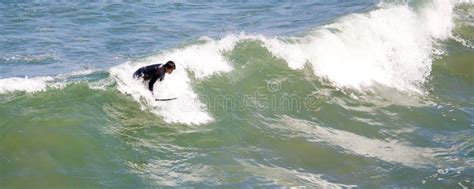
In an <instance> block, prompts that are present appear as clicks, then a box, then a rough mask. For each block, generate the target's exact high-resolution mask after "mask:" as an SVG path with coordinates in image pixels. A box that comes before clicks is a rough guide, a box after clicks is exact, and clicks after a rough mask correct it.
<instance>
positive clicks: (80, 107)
mask: <svg viewBox="0 0 474 189" xmlns="http://www.w3.org/2000/svg"><path fill="white" fill-rule="evenodd" d="M422 2H424V1H415V3H414V4H415V5H412V6H420V7H422V6H423V5H424V3H422ZM412 4H413V3H412ZM303 5H305V4H303ZM194 6H195V5H194ZM233 6H237V8H239V7H238V5H233V4H232V6H231V7H233ZM307 6H309V5H307ZM313 6H316V7H319V6H320V5H313ZM321 6H322V5H321ZM352 6H354V7H355V8H357V7H358V6H359V5H352ZM336 7H337V6H336ZM350 7H351V6H348V7H347V9H348V10H352V9H349V8H350ZM142 8H143V7H140V6H138V7H135V9H138V10H141V9H142ZM240 8H241V7H240ZM300 8H301V9H302V10H306V9H305V7H304V6H303V7H300ZM117 9H119V10H118V11H119V12H120V8H117ZM196 9H198V8H196ZM420 9H421V8H420ZM147 10H148V9H147ZM199 10H200V9H199ZM238 10H240V9H238ZM278 10H279V11H282V10H286V9H282V10H280V9H278ZM338 10H339V9H338ZM348 10H346V11H348ZM357 10H359V9H357ZM364 10H365V9H364ZM339 11H342V12H343V13H346V12H344V11H345V9H344V10H339ZM366 11H367V10H366ZM471 11H472V5H470V4H466V5H460V6H456V7H455V12H456V13H457V14H456V17H455V19H454V20H455V25H456V26H455V28H454V30H453V31H452V32H453V36H455V37H457V38H458V39H457V40H456V39H454V37H453V36H451V37H450V38H448V39H447V40H444V41H434V42H433V43H436V44H435V45H434V46H435V48H439V49H442V50H443V52H444V53H441V54H436V53H433V54H430V55H432V56H433V62H430V63H431V64H430V67H429V69H430V70H429V71H428V72H427V73H428V76H427V77H426V82H423V83H416V82H415V81H412V82H413V83H410V84H413V85H416V86H419V88H420V89H421V90H420V91H422V92H413V91H410V90H399V89H397V88H394V87H390V86H388V85H383V84H380V83H374V84H373V85H371V86H366V87H363V88H362V89H361V90H360V89H356V88H351V87H350V86H344V85H343V86H341V85H340V83H337V81H335V80H334V78H331V77H330V76H327V75H324V74H320V75H318V74H316V73H315V70H317V69H318V68H315V65H316V66H321V64H319V65H318V64H311V61H310V58H307V59H306V61H307V62H306V64H304V65H303V67H302V68H301V69H291V68H290V67H289V62H287V61H286V60H285V58H284V57H283V58H282V57H281V56H278V55H277V53H274V52H272V51H271V49H270V48H268V45H267V43H268V42H269V41H270V39H268V38H263V37H260V38H259V37H258V36H251V37H248V36H247V37H240V38H238V39H237V40H236V42H235V46H232V48H229V49H225V48H220V47H219V48H217V47H215V46H219V45H214V46H212V45H209V47H207V46H205V45H208V44H213V43H220V42H222V41H225V39H226V37H223V38H224V40H221V39H220V38H217V39H211V40H208V41H206V40H203V39H201V38H192V39H191V40H184V41H185V42H182V44H180V45H175V46H174V48H171V50H174V51H176V52H179V53H182V54H179V53H178V55H183V54H184V55H186V56H189V57H192V58H194V57H198V58H202V60H203V61H204V63H206V62H205V61H208V62H207V63H209V64H211V65H212V66H209V67H206V69H205V70H213V69H218V68H219V66H221V65H220V64H215V65H213V64H212V63H213V62H219V61H215V60H216V59H217V60H220V59H219V58H220V55H222V57H223V59H224V60H225V61H227V62H229V63H230V65H231V67H232V69H231V70H229V71H220V72H218V71H216V72H215V73H214V72H213V74H210V75H209V76H208V77H204V78H198V77H195V75H199V73H198V72H197V71H196V70H198V69H196V68H193V67H187V68H186V69H182V68H180V69H181V70H177V71H176V73H175V75H177V76H189V77H175V78H173V77H169V76H167V80H166V81H168V80H172V79H176V80H177V79H188V78H189V81H190V82H189V86H190V88H191V90H192V91H193V92H195V93H196V95H197V99H196V101H200V102H202V104H203V105H204V106H203V107H202V111H203V112H207V113H208V114H209V115H210V116H211V117H212V121H209V122H205V123H200V124H198V123H193V122H191V123H186V122H185V121H182V122H180V121H179V120H178V121H175V122H170V121H166V117H164V116H163V115H164V114H160V113H156V112H155V113H154V112H153V110H156V109H157V107H156V106H153V105H150V104H146V103H144V101H145V100H143V99H145V98H146V95H148V91H146V94H141V95H142V96H141V97H142V99H140V100H137V99H135V98H134V97H133V95H130V94H128V93H127V92H128V91H126V92H123V91H121V90H120V87H121V86H120V85H121V82H122V81H121V80H119V79H121V78H120V76H117V74H116V72H114V70H113V68H112V69H110V68H107V69H99V70H94V71H92V72H91V73H85V74H76V75H71V76H55V77H54V78H53V80H52V81H49V80H48V81H47V82H46V83H47V84H46V87H45V88H44V89H42V88H41V85H39V87H38V86H36V85H34V84H35V83H34V81H38V80H40V79H41V78H40V79H38V78H35V77H31V78H29V79H25V81H23V80H21V81H16V80H14V81H11V82H18V83H13V84H17V85H22V86H24V89H19V90H9V88H8V87H10V86H11V85H10V84H11V83H9V81H10V80H6V79H4V78H1V79H0V84H1V85H0V188H174V187H178V188H290V187H297V188H298V187H300V188H303V187H306V188H351V187H356V188H463V187H468V188H473V187H474V184H473V182H474V138H473V137H472V136H473V134H474V130H473V129H474V49H473V48H472V47H469V44H472V43H473V42H474V39H473V37H474V29H473V27H472V17H469V13H471ZM369 12H370V11H369ZM120 13H122V12H120ZM343 13H340V14H343ZM127 14H131V15H134V14H132V13H131V12H129V13H127ZM255 14H256V13H255ZM275 14H276V13H275ZM460 15H464V17H463V16H460ZM382 16H384V15H382ZM390 16H392V15H390V14H388V16H387V18H392V17H390ZM92 17H93V16H92ZM252 18H253V17H252ZM253 19H255V18H253ZM369 21H370V20H369ZM215 22H216V23H220V22H217V21H215ZM334 22H336V23H338V22H341V21H337V20H336V21H334ZM303 23H304V24H303V25H305V24H308V23H306V22H303ZM188 24H189V23H188ZM289 24H290V25H291V24H295V25H298V24H296V23H289ZM190 25H192V24H190ZM266 25H272V24H271V23H266V24H265V25H264V26H266ZM264 26H262V27H264ZM298 26H299V25H298ZM350 26H352V25H350ZM203 27H204V26H203ZM242 27H244V26H242ZM252 27H253V25H252ZM279 27H280V26H279ZM279 27H277V28H279ZM354 27H355V26H354ZM284 28H286V26H285V27H284ZM355 28H357V27H355ZM372 29H373V28H372ZM415 29H416V28H415ZM274 30H276V29H274ZM282 30H284V31H287V30H289V29H282ZM0 31H1V30H0ZM311 31H312V30H311ZM311 31H309V30H308V31H306V30H305V32H301V34H299V35H300V36H303V37H304V36H305V35H312V33H311ZM364 31H365V30H364ZM364 31H358V32H360V33H361V35H360V36H358V35H354V36H356V39H358V37H363V36H364V35H363V34H366V33H364ZM369 31H370V30H369ZM374 31H379V30H374ZM335 32H336V33H337V32H338V31H335ZM119 33H120V32H119ZM171 33H172V32H171ZM356 34H358V33H356ZM369 34H372V33H370V32H369ZM389 34H392V33H391V32H390V31H389V32H388V34H387V35H389ZM374 35H375V34H374ZM400 35H401V34H400ZM376 36H377V35H376ZM382 36H383V35H382ZM116 37H117V36H116ZM119 37H120V36H119ZM119 37H117V38H119ZM227 37H228V36H227ZM311 37H313V38H317V37H320V36H311ZM338 37H339V36H338ZM10 38H11V36H10ZM230 38H232V37H230ZM295 38H296V37H295ZM341 38H343V37H341ZM272 39H273V38H272ZM276 39H278V38H275V40H276ZM459 39H463V40H464V43H465V44H463V43H462V42H461V41H460V40H459ZM127 40H128V39H127ZM130 40H131V39H130ZM374 40H376V39H374ZM407 40H408V39H407ZM281 41H292V42H294V43H297V44H296V45H301V46H304V44H303V43H301V44H298V42H300V41H299V40H295V39H293V38H292V37H289V38H284V37H283V39H282V40H281ZM301 41H304V40H301ZM341 41H343V40H341ZM122 42H123V41H122ZM387 43H388V42H387ZM90 45H91V46H94V45H97V44H90ZM167 45H171V44H167ZM315 45H318V44H315ZM367 45H368V46H369V45H370V43H367ZM131 46H132V45H131ZM141 46H145V45H143V44H141V45H140V48H144V47H141ZM171 46H172V45H171ZM223 46H226V45H223ZM348 46H350V44H349V45H347V44H342V45H341V46H340V47H341V48H346V47H348ZM132 47H133V46H132ZM132 47H130V48H129V49H128V50H130V51H136V50H137V49H133V48H132ZM200 47H202V48H204V50H202V49H199V48H200ZM383 47H385V46H383ZM389 47H392V46H389ZM395 47H396V45H395ZM416 47H417V46H416ZM18 48H20V47H18ZM326 48H328V49H329V47H326ZM189 49H191V50H189ZM215 49H217V50H215ZM222 49H225V50H222ZM295 49H296V48H295ZM348 49H350V47H348ZM368 49H369V48H368ZM17 50H18V49H17ZM114 50H117V51H119V52H122V51H127V49H122V48H118V47H117V49H114ZM139 50H140V49H139ZM167 50H170V49H167ZM284 50H288V52H294V51H290V50H293V49H284ZM305 50H307V49H304V48H303V50H302V51H301V52H300V51H297V52H298V53H301V54H298V55H299V56H304V55H305V54H304V52H310V53H309V54H311V52H312V51H311V50H314V49H309V50H307V51H305ZM345 50H347V49H345ZM352 50H353V51H356V50H358V49H352ZM397 50H398V51H401V50H402V49H395V50H393V51H397ZM411 50H413V51H415V50H416V49H411ZM5 51H7V50H5ZM209 51H211V52H214V51H217V52H218V53H215V54H219V56H217V58H216V57H214V56H213V55H214V54H213V53H208V52H209ZM164 52H165V53H164ZM164 52H163V51H162V50H157V51H156V52H152V53H150V54H147V55H144V56H141V55H140V56H138V55H137V56H132V57H133V58H130V60H129V61H128V62H127V61H122V60H120V62H118V63H117V62H115V66H116V65H119V66H116V67H114V68H117V67H120V66H123V65H137V64H140V63H142V62H143V61H145V62H146V61H147V60H150V59H151V60H153V61H156V59H159V60H160V61H162V59H164V58H163V57H161V56H164V55H163V54H166V52H168V51H166V50H164ZM195 52H197V53H196V54H198V55H195ZM284 52H286V51H284ZM142 53H143V52H142ZM340 53H341V56H343V55H344V54H343V51H342V50H341V52H340ZM370 53H372V52H367V54H370ZM390 53H391V52H387V54H390ZM79 54H81V53H79ZM86 54H87V53H86ZM104 54H105V55H104V56H107V57H108V56H111V55H110V54H107V53H104ZM338 55H339V54H335V55H334V56H338ZM91 56H92V55H91ZM94 56H99V55H94ZM79 57H82V54H81V56H79ZM156 57H159V58H156ZM209 57H210V58H209ZM84 58H85V60H87V59H88V57H84ZM109 58H110V57H109ZM109 58H107V59H109ZM178 58H181V57H178ZM350 58H353V59H356V58H357V57H349V59H350ZM52 59H54V58H52ZM104 59H105V58H104ZM110 59H112V58H110ZM395 59H396V58H395ZM2 61H3V60H2ZM8 61H10V62H8ZM8 61H5V62H7V63H8V64H2V65H1V66H4V65H6V66H4V67H5V68H6V69H3V70H0V73H3V71H4V72H5V73H6V74H5V75H7V76H10V75H12V73H9V72H8V70H15V69H18V68H21V66H18V65H16V64H15V63H11V60H8ZM14 61H16V59H15V60H14ZM35 61H36V60H35ZM48 61H52V60H50V59H48ZM54 61H56V60H54ZM192 61H196V60H192ZM177 62H178V61H177ZM412 62H413V64H416V63H417V61H416V60H413V61H412ZM99 63H100V62H99ZM99 63H97V64H99ZM198 63H199V64H203V62H198ZM333 63H334V64H335V63H337V62H330V63H327V65H323V66H330V65H333ZM388 63H393V62H388ZM395 63H398V62H396V61H395ZM178 65H180V64H178ZM181 65H182V66H183V67H185V66H189V65H186V62H185V61H182V62H181ZM204 65H205V64H204ZM48 66H51V67H53V68H54V65H48ZM361 66H363V65H361ZM376 66H378V65H376ZM390 66H391V65H388V66H387V67H390ZM396 66H397V65H395V67H396ZM214 67H216V68H214ZM2 68H3V67H2ZM53 68H51V70H54V69H53ZM320 68H321V67H320ZM323 68H324V67H323ZM396 68H398V69H402V70H403V69H405V70H404V71H406V74H405V75H410V73H418V72H416V71H419V70H413V69H411V67H409V68H405V67H403V66H402V67H396ZM414 68H418V67H414ZM20 70H21V69H20ZM45 70H46V71H45V72H47V71H48V70H47V69H45ZM51 70H49V71H51ZM41 71H43V70H39V72H41ZM127 71H128V72H130V73H133V71H134V70H133V69H131V68H130V69H129V70H127ZM178 71H182V72H178ZM317 71H321V70H317ZM323 71H324V70H323ZM339 71H340V72H338V73H341V74H343V73H349V72H345V71H346V70H339ZM393 71H394V72H396V71H397V70H393ZM128 72H127V74H128ZM183 73H185V74H187V75H185V74H183ZM114 74H115V75H114ZM179 74H182V75H179ZM367 74H372V73H367ZM381 74H387V75H389V74H390V72H384V73H381ZM128 75H130V74H128ZM128 75H127V76H128ZM405 75H404V74H402V76H405ZM2 76H3V75H2ZM58 78H59V79H58ZM352 79H354V80H356V79H358V78H355V77H354V78H352ZM392 79H393V80H396V79H398V78H392ZM397 81H398V80H397ZM40 84H41V83H40ZM126 84H128V85H134V83H132V84H130V83H126ZM173 84H175V83H173ZM178 84H179V83H178ZM186 84H187V83H186ZM57 85H59V86H57ZM97 86H99V87H97ZM140 87H141V86H137V88H139V89H141V88H140ZM31 88H32V89H34V90H33V91H32V92H28V90H29V89H31ZM145 90H146V88H145ZM183 90H185V89H183ZM178 94H179V93H178ZM186 94H188V93H186ZM184 96H185V95H184ZM185 97H186V96H185ZM180 100H182V98H181V97H180V98H178V100H176V101H173V102H180ZM173 102H164V103H169V104H166V105H169V106H173V105H175V104H172V103H173ZM177 104H178V105H180V107H178V108H181V109H180V111H181V112H182V113H183V114H184V113H189V112H191V113H192V111H194V110H195V109H192V108H191V103H190V104H189V107H188V104H186V103H177ZM187 108H189V109H187ZM158 109H159V108H158ZM199 110H201V109H199ZM186 115H191V117H192V115H193V114H186ZM198 115H202V114H195V116H196V117H198ZM196 119H197V118H196Z"/></svg>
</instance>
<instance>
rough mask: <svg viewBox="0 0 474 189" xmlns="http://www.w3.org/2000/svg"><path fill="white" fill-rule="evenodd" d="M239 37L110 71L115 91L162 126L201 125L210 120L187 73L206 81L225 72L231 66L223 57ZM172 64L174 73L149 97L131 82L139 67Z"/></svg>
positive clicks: (144, 89)
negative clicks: (161, 121) (157, 118)
mask: <svg viewBox="0 0 474 189" xmlns="http://www.w3.org/2000/svg"><path fill="white" fill-rule="evenodd" d="M242 38H243V37H240V36H233V35H230V36H227V37H225V38H223V39H221V40H212V39H209V38H202V40H203V41H204V42H203V44H195V45H190V46H186V47H184V48H178V49H173V50H170V51H166V52H163V53H160V54H158V55H156V56H152V57H149V58H146V59H144V60H141V61H137V62H128V63H124V64H122V65H119V66H117V67H114V68H112V69H111V70H110V73H111V75H112V76H113V77H114V78H115V79H116V80H117V83H118V86H117V87H118V90H119V91H120V92H122V93H125V94H130V95H132V97H133V98H134V99H135V100H136V101H138V102H140V104H141V105H142V108H143V109H148V110H150V111H151V112H153V113H155V114H157V115H159V116H161V117H163V119H164V120H165V121H166V122H170V123H171V122H177V123H186V124H202V123H208V122H210V121H212V120H213V118H212V117H211V115H210V114H209V113H208V112H207V111H206V106H205V104H204V103H202V101H201V99H200V97H199V96H198V95H197V94H196V92H195V91H194V89H193V88H192V86H191V83H192V80H191V78H190V76H189V74H188V72H187V71H190V72H192V73H193V75H194V77H195V78H196V79H206V78H208V77H210V76H211V75H214V74H218V73H224V72H229V71H231V70H232V66H231V64H230V63H229V62H228V61H227V60H226V58H225V57H224V55H223V53H225V52H227V51H230V50H232V49H233V48H234V46H235V44H236V43H237V42H238V41H239V40H241V39H242ZM168 60H173V61H174V62H175V63H176V70H175V71H174V72H173V74H167V75H166V76H165V79H164V80H163V81H162V82H157V83H155V86H154V91H155V95H152V94H151V93H150V91H148V89H147V87H146V86H145V85H146V83H143V82H142V81H140V80H136V79H133V78H132V74H133V72H134V71H135V70H137V69H138V68H140V67H142V66H146V65H149V64H156V63H164V62H166V61H168ZM174 97H176V98H178V99H177V100H173V101H167V102H163V101H155V98H174Z"/></svg>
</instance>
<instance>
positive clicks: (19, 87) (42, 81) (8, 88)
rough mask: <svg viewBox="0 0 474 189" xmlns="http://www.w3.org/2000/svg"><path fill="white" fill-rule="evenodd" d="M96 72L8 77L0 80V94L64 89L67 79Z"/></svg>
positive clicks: (81, 71) (92, 70)
mask: <svg viewBox="0 0 474 189" xmlns="http://www.w3.org/2000/svg"><path fill="white" fill-rule="evenodd" d="M96 71H98V70H95V69H85V70H79V71H74V72H70V73H66V74H60V75H57V76H54V77H53V76H45V77H41V76H40V77H9V78H3V79H0V94H5V93H9V92H15V91H24V92H29V93H31V92H39V91H45V90H47V89H48V88H56V89H57V88H64V87H65V86H66V85H67V84H69V83H68V81H67V80H68V78H70V77H77V76H82V75H89V74H92V73H94V72H96Z"/></svg>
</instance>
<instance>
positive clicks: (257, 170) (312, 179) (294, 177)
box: [239, 160, 357, 188]
mask: <svg viewBox="0 0 474 189" xmlns="http://www.w3.org/2000/svg"><path fill="white" fill-rule="evenodd" d="M239 163H240V164H241V165H242V168H240V167H239V170H242V171H248V172H250V173H251V174H252V175H255V176H260V177H263V178H265V179H266V180H269V181H272V182H273V184H277V185H283V186H286V187H290V188H306V187H308V188H356V187H357V185H346V184H340V183H333V182H330V181H327V180H324V179H323V178H322V176H323V175H322V174H313V173H308V172H304V171H301V170H296V169H287V168H284V167H278V166H275V165H273V166H264V165H253V164H252V163H249V162H246V161H243V160H240V161H239ZM263 187H268V186H263Z"/></svg>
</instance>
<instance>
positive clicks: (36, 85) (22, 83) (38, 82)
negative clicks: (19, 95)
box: [0, 77, 53, 94]
mask: <svg viewBox="0 0 474 189" xmlns="http://www.w3.org/2000/svg"><path fill="white" fill-rule="evenodd" d="M52 80H53V78H52V77H34V78H28V77H24V78H21V77H10V78H4V79H0V94H5V93H8V92H14V91H26V92H37V91H44V90H46V89H47V87H48V84H47V82H48V81H52Z"/></svg>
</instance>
